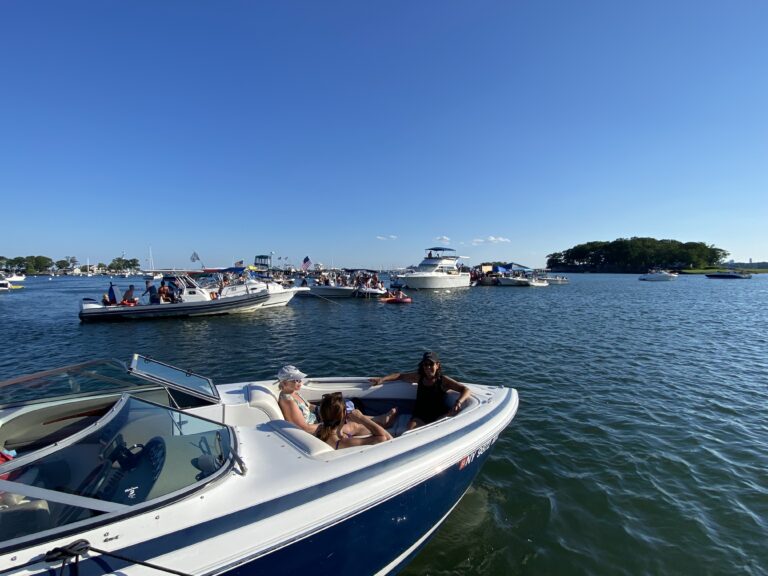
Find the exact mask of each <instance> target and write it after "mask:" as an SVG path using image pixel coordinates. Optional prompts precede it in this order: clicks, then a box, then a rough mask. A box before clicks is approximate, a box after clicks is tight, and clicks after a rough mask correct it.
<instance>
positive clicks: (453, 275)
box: [398, 247, 470, 290]
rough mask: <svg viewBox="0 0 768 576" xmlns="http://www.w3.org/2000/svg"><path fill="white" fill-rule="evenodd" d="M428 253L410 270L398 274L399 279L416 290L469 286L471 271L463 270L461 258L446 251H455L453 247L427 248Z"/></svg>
mask: <svg viewBox="0 0 768 576" xmlns="http://www.w3.org/2000/svg"><path fill="white" fill-rule="evenodd" d="M426 251H427V255H426V256H425V258H424V259H423V260H422V261H421V263H420V264H419V265H418V267H417V268H416V269H415V270H413V271H410V272H406V273H405V274H402V275H400V276H398V280H399V281H400V282H401V283H403V284H404V285H405V286H406V287H408V288H411V289H415V290H427V289H441V288H466V287H469V283H470V274H469V272H461V271H460V270H459V267H458V261H459V258H462V257H461V256H454V255H452V254H449V255H446V254H445V252H455V250H454V249H453V248H440V247H436V248H427V249H426Z"/></svg>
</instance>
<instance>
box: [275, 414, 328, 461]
mask: <svg viewBox="0 0 768 576" xmlns="http://www.w3.org/2000/svg"><path fill="white" fill-rule="evenodd" d="M269 425H270V426H271V427H272V428H273V429H274V430H275V432H277V433H278V434H280V436H282V437H283V438H285V439H286V440H288V441H289V442H290V443H291V444H293V445H294V446H295V447H296V448H298V449H299V450H301V451H303V452H305V453H306V454H308V455H309V456H318V455H320V454H323V453H325V452H335V450H334V449H333V448H331V447H330V446H329V445H328V444H326V443H325V442H323V441H322V440H320V438H317V437H315V436H312V434H310V433H309V432H305V431H304V430H302V429H301V428H299V427H298V426H296V425H295V424H292V423H290V422H288V421H287V420H281V421H272V422H270V423H269Z"/></svg>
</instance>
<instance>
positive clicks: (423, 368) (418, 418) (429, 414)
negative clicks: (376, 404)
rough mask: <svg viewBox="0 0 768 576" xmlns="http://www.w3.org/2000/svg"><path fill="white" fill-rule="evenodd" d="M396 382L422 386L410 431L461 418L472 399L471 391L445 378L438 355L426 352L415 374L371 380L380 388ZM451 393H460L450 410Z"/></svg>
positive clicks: (389, 375)
mask: <svg viewBox="0 0 768 576" xmlns="http://www.w3.org/2000/svg"><path fill="white" fill-rule="evenodd" d="M393 380H405V381H406V382H416V383H417V384H418V388H417V389H416V405H415V406H414V408H413V414H412V415H411V419H410V420H409V422H408V430H413V429H414V428H416V427H417V426H423V425H424V424H430V423H432V422H434V421H436V420H439V419H440V418H443V417H444V416H449V415H451V414H458V413H459V412H460V411H461V407H462V405H463V404H464V402H465V401H466V400H467V399H469V396H470V391H469V388H467V387H466V386H464V385H463V384H462V383H460V382H457V381H456V380H454V379H453V378H450V377H448V376H445V375H444V374H443V371H442V370H441V368H440V358H439V357H438V356H437V353H435V352H425V353H424V355H423V356H422V357H421V362H419V366H418V369H417V370H416V371H415V372H395V373H393V374H388V375H387V376H384V377H383V378H371V383H373V385H374V386H378V385H379V384H384V382H392V381H393ZM448 390H455V391H456V392H458V393H459V397H458V399H457V400H456V402H454V404H453V406H452V407H451V408H448V405H447V403H446V402H447V400H446V396H447V393H448Z"/></svg>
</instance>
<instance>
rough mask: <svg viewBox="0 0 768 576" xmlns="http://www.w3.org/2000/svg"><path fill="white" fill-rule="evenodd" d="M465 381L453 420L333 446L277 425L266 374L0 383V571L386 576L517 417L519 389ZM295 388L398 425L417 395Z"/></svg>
mask: <svg viewBox="0 0 768 576" xmlns="http://www.w3.org/2000/svg"><path fill="white" fill-rule="evenodd" d="M468 386H469V388H470V389H471V391H472V396H471V397H470V398H469V399H468V400H467V401H466V402H465V405H464V407H463V409H462V411H461V412H459V413H458V414H457V415H456V416H453V417H446V418H443V419H441V420H438V421H437V422H434V423H432V424H429V425H427V426H423V427H421V428H416V429H414V430H411V431H408V432H403V433H400V434H397V432H395V438H394V439H393V440H391V441H388V442H384V443H381V444H376V445H370V446H362V447H357V448H349V449H342V450H334V449H333V448H332V447H330V446H329V445H328V444H326V443H324V442H322V441H321V440H319V439H318V438H316V437H314V436H312V435H310V434H308V433H306V432H304V431H303V430H301V429H299V428H298V427H296V426H294V425H292V424H290V423H288V422H287V421H286V420H284V419H283V417H282V414H281V412H280V408H279V406H278V403H277V392H278V391H277V383H276V382H275V381H261V382H249V381H246V382H238V383H233V384H221V385H216V386H215V385H214V384H213V383H212V381H211V380H210V379H209V378H206V377H204V376H200V375H198V374H195V373H192V372H189V371H186V370H183V369H179V368H175V367H173V366H170V365H167V364H164V363H162V362H158V361H156V360H152V359H149V358H146V357H143V356H139V355H134V356H133V358H132V361H131V363H130V365H129V366H127V365H124V364H122V363H120V362H117V361H92V362H85V363H82V364H78V365H75V366H69V367H66V368H61V369H56V370H50V371H47V372H41V373H39V374H34V375H31V376H23V377H20V378H16V379H14V380H10V381H6V382H0V448H2V452H1V454H2V458H0V491H2V492H1V493H0V502H1V503H2V506H0V574H11V573H12V574H24V575H38V574H39V575H42V574H46V575H47V574H52V573H54V571H58V570H59V569H60V568H61V567H62V566H63V565H65V564H67V563H71V568H72V569H71V570H70V571H69V572H68V573H69V574H79V576H97V575H99V576H100V575H103V574H113V573H119V574H123V575H126V576H131V575H138V574H156V573H157V574H162V573H174V574H182V575H186V574H195V575H206V576H207V575H210V576H213V575H221V574H313V575H314V574H332V575H338V574H352V573H354V574H388V573H392V572H396V571H397V570H398V569H400V568H402V567H403V566H404V565H405V564H406V563H407V562H408V561H409V560H410V559H411V558H412V557H413V556H414V555H415V554H416V552H417V551H418V550H419V549H420V548H421V547H422V546H423V545H424V544H425V543H426V541H427V540H428V539H429V537H430V536H431V535H432V534H433V533H434V531H435V530H436V529H437V527H438V526H439V524H440V523H441V522H442V521H443V520H445V518H446V517H447V516H448V515H449V514H450V512H451V510H452V509H453V508H454V506H456V504H457V503H458V501H459V500H460V499H461V497H462V495H463V494H464V493H465V491H466V490H467V489H468V488H469V486H470V484H471V482H472V480H473V479H474V477H475V476H476V474H477V473H478V471H479V470H480V467H481V466H482V465H483V462H484V461H485V460H486V458H487V457H488V455H489V453H490V449H491V447H492V446H493V444H494V442H496V440H497V438H498V437H499V435H500V434H501V433H502V432H503V431H504V429H505V428H506V427H507V426H508V424H509V423H510V421H511V420H512V418H513V417H514V415H515V413H516V411H517V407H518V396H517V392H516V391H515V390H514V389H512V388H506V387H502V386H493V387H491V386H480V385H472V384H469V385H468ZM302 391H303V393H304V394H305V396H306V398H307V399H308V400H310V401H319V400H320V399H321V397H322V395H323V394H324V393H328V392H331V391H341V392H342V393H343V394H344V395H345V396H348V397H353V396H354V397H359V398H361V399H362V400H363V401H364V402H365V404H366V410H367V411H370V412H377V411H378V410H380V411H382V412H383V411H386V410H388V409H389V408H390V407H392V406H398V408H399V409H400V410H401V416H400V419H403V418H405V419H407V418H408V413H409V412H410V410H411V407H412V406H413V403H414V401H415V394H416V387H415V386H414V385H412V384H410V383H406V382H392V383H387V384H385V385H383V386H372V385H371V384H370V382H369V380H368V379H367V378H354V377H337V378H318V379H311V380H308V381H306V385H305V386H304V388H303V390H302ZM452 401H455V400H452ZM398 426H402V424H401V423H398ZM371 534H376V535H377V545H376V546H371V545H370V544H371V542H370V538H371ZM75 563H76V568H75ZM75 570H76V571H75ZM62 573H67V572H65V571H63V570H62Z"/></svg>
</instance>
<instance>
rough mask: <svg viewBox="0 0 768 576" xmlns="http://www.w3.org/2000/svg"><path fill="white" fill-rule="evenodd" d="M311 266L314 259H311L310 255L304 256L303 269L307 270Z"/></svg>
mask: <svg viewBox="0 0 768 576" xmlns="http://www.w3.org/2000/svg"><path fill="white" fill-rule="evenodd" d="M310 266H312V260H310V259H309V256H304V260H302V261H301V269H302V270H304V272H306V271H307V270H309V267H310Z"/></svg>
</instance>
